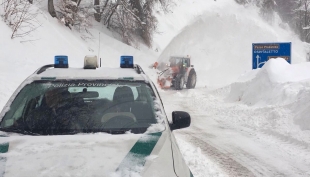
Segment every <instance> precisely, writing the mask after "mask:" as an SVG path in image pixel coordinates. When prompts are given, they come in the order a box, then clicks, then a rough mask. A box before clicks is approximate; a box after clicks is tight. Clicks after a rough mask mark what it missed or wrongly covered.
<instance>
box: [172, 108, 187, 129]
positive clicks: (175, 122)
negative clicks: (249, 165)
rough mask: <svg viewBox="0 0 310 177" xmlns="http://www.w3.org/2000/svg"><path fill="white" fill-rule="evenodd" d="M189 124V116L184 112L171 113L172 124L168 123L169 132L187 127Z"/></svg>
mask: <svg viewBox="0 0 310 177" xmlns="http://www.w3.org/2000/svg"><path fill="white" fill-rule="evenodd" d="M190 124H191V116H190V115H189V114H188V113H187V112H184V111H173V112H172V123H170V124H169V125H170V129H171V131H173V130H176V129H181V128H186V127H189V126H190Z"/></svg>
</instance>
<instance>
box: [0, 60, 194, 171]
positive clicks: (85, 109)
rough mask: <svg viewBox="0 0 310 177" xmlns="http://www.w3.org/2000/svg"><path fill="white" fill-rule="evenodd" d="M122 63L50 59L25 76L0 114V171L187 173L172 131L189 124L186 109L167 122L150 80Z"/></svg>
mask: <svg viewBox="0 0 310 177" xmlns="http://www.w3.org/2000/svg"><path fill="white" fill-rule="evenodd" d="M120 66H121V68H114V69H113V68H97V67H98V62H97V58H96V57H95V56H93V57H91V56H87V57H85V62H84V68H83V69H82V68H69V67H68V57H67V56H56V57H55V64H53V65H46V66H43V67H41V68H40V69H38V70H37V71H36V72H35V73H34V74H32V75H31V76H29V77H28V78H27V79H26V80H25V81H24V82H23V83H22V84H21V85H20V86H19V87H18V89H17V90H16V91H15V93H14V94H13V95H12V97H11V99H10V100H9V101H8V103H7V104H6V106H5V107H4V109H3V111H2V112H1V114H0V119H1V124H0V136H1V137H0V176H5V177H21V176H22V177H26V176H31V177H33V176H74V177H79V176H81V177H82V176H83V177H90V176H94V177H97V176H101V177H102V176H103V177H105V176H107V177H110V176H111V177H139V176H143V177H173V176H178V177H190V176H193V175H192V173H191V172H190V170H189V168H188V167H187V165H186V164H185V162H184V160H183V157H182V154H181V153H180V151H179V149H178V145H177V143H176V140H175V138H174V136H173V134H172V133H171V132H172V130H175V129H180V128H184V127H188V126H189V125H190V116H189V114H188V113H186V112H182V111H175V112H173V113H172V117H173V123H169V122H168V120H167V116H166V114H165V111H164V108H163V105H162V102H161V99H160V96H159V94H158V92H157V90H156V88H155V86H154V84H153V83H152V82H151V81H150V80H149V78H148V77H147V76H146V75H145V73H144V72H143V70H142V69H141V67H140V66H138V65H134V63H133V57H132V56H122V57H121V64H120Z"/></svg>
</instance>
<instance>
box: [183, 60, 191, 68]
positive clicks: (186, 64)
mask: <svg viewBox="0 0 310 177" xmlns="http://www.w3.org/2000/svg"><path fill="white" fill-rule="evenodd" d="M189 64H190V63H189V59H187V58H184V59H183V66H184V67H189Z"/></svg>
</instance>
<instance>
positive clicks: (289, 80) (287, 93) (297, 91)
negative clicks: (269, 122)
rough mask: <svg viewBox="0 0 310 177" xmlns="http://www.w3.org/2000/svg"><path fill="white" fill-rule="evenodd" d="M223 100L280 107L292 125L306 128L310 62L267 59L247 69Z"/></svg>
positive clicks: (308, 105) (309, 91) (309, 105)
mask: <svg viewBox="0 0 310 177" xmlns="http://www.w3.org/2000/svg"><path fill="white" fill-rule="evenodd" d="M226 100H227V101H230V102H236V101H240V102H242V103H244V104H246V105H248V106H255V107H266V106H267V107H271V106H284V107H286V108H287V109H288V110H290V111H291V112H292V115H293V116H294V122H295V124H297V125H299V127H300V128H301V129H309V130H310V119H309V118H308V117H307V115H309V114H310V111H309V108H310V103H309V101H307V100H310V63H300V64H293V65H290V64H289V63H287V62H286V61H285V60H284V59H282V58H278V59H273V60H269V61H268V62H267V63H266V64H265V65H264V66H263V68H261V69H257V70H252V71H250V72H247V73H245V74H243V75H242V76H241V77H240V78H239V79H238V81H237V82H236V83H233V84H232V85H231V91H230V93H229V95H228V97H227V98H226Z"/></svg>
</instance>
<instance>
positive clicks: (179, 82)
mask: <svg viewBox="0 0 310 177" xmlns="http://www.w3.org/2000/svg"><path fill="white" fill-rule="evenodd" d="M183 88H184V77H180V78H177V79H176V81H175V89H176V90H182V89H183Z"/></svg>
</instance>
